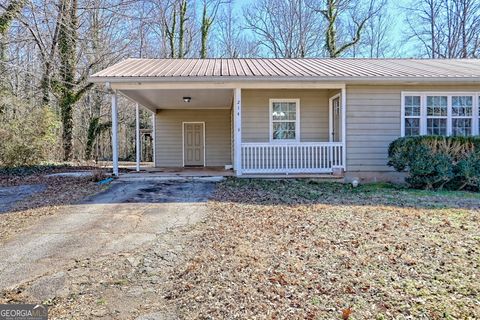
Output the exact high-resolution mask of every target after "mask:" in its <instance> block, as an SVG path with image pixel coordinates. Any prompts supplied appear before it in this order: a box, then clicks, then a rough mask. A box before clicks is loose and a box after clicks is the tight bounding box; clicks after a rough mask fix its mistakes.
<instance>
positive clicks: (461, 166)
mask: <svg viewBox="0 0 480 320" xmlns="http://www.w3.org/2000/svg"><path fill="white" fill-rule="evenodd" d="M388 156H389V162H388V165H389V166H392V167H394V168H395V170H397V171H408V173H409V175H408V177H407V178H406V182H407V183H408V184H409V185H410V186H411V187H413V188H421V189H448V190H476V191H478V190H479V189H480V137H441V136H412V137H404V138H399V139H397V140H395V141H393V142H392V143H391V144H390V146H389V150H388Z"/></svg>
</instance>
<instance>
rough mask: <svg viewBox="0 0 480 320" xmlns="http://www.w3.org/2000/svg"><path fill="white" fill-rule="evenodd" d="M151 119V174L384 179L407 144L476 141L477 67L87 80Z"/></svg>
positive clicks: (252, 65) (182, 68)
mask: <svg viewBox="0 0 480 320" xmlns="http://www.w3.org/2000/svg"><path fill="white" fill-rule="evenodd" d="M90 80H91V81H92V82H96V83H106V84H107V86H108V87H109V89H110V90H111V92H112V112H113V146H114V148H113V149H114V153H113V154H114V173H115V174H118V159H117V151H116V149H117V140H116V130H117V129H116V126H117V116H116V108H117V106H116V105H117V95H118V94H121V95H122V96H124V97H126V98H128V99H130V100H132V101H135V102H136V103H138V104H139V105H141V106H142V107H144V108H146V109H149V110H151V111H152V112H153V113H154V114H155V121H154V146H155V148H154V163H155V166H156V167H189V166H206V167H209V166H212V167H224V168H230V167H232V168H233V170H234V172H235V174H236V175H237V176H242V175H243V176H252V175H262V176H277V175H286V174H290V175H291V174H304V175H318V174H332V173H335V174H341V173H343V174H345V175H347V176H352V175H354V176H360V177H362V176H367V177H373V178H375V177H381V176H385V174H387V176H388V174H390V173H392V169H391V168H390V167H388V166H387V151H388V145H389V143H390V142H391V141H393V140H395V139H396V138H398V137H400V136H404V135H419V134H421V135H424V134H436V135H478V134H479V126H480V121H479V116H480V114H479V101H480V97H479V96H480V60H475V59H471V60H467V59H465V60H447V59H444V60H431V59H127V60H125V61H122V62H120V63H118V64H116V65H113V66H111V67H109V68H107V69H105V70H103V71H100V72H98V73H96V74H94V75H93V76H92V77H91V78H90Z"/></svg>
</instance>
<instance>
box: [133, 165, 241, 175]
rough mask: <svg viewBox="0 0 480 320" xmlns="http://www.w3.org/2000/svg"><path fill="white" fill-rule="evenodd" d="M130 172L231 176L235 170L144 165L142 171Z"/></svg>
mask: <svg viewBox="0 0 480 320" xmlns="http://www.w3.org/2000/svg"><path fill="white" fill-rule="evenodd" d="M130 174H148V175H149V176H152V177H153V176H157V177H230V176H233V175H234V172H233V170H225V169H224V168H223V167H198V168H197V167H192V168H188V167H186V168H183V167H168V168H155V167H143V168H141V171H140V172H138V173H137V172H131V173H130Z"/></svg>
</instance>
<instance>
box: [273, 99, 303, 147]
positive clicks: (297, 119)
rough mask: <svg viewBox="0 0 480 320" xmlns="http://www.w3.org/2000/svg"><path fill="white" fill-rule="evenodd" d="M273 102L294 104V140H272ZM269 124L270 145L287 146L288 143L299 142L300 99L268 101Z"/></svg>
mask: <svg viewBox="0 0 480 320" xmlns="http://www.w3.org/2000/svg"><path fill="white" fill-rule="evenodd" d="M274 102H295V104H296V108H295V109H296V110H295V113H296V115H295V139H290V140H288V139H278V140H275V139H273V114H272V113H273V103H274ZM269 113H270V115H269V122H270V125H269V126H270V130H269V135H270V139H269V141H270V143H275V144H289V143H297V142H300V99H270V100H269Z"/></svg>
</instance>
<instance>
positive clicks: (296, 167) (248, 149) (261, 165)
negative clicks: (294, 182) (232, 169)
mask: <svg viewBox="0 0 480 320" xmlns="http://www.w3.org/2000/svg"><path fill="white" fill-rule="evenodd" d="M241 149H242V153H241V156H242V158H241V170H242V173H246V174H248V173H330V172H332V171H333V168H334V167H341V168H342V167H344V165H343V152H344V147H343V143H342V142H313V143H310V142H300V143H292V144H278V145H277V144H272V143H242V147H241Z"/></svg>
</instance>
